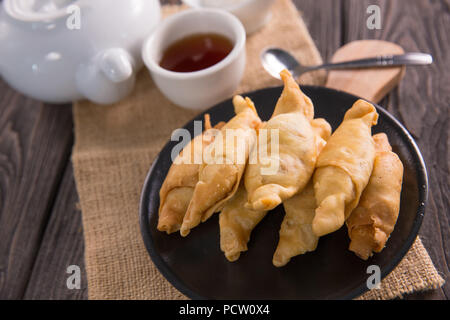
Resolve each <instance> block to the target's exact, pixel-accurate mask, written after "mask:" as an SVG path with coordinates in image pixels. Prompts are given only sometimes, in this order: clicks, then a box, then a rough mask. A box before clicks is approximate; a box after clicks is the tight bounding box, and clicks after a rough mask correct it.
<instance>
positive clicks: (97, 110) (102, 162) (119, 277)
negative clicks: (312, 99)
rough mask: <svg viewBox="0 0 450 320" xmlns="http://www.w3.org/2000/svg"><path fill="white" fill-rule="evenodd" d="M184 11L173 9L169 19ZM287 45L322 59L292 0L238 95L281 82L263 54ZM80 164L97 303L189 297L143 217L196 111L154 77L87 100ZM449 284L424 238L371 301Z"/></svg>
mask: <svg viewBox="0 0 450 320" xmlns="http://www.w3.org/2000/svg"><path fill="white" fill-rule="evenodd" d="M181 9H183V8H182V7H179V6H166V7H164V8H163V11H164V14H165V15H168V14H171V13H173V12H176V11H178V10H181ZM268 45H272V46H278V47H282V48H286V49H288V50H289V51H291V52H292V53H293V54H294V55H295V56H297V57H299V58H300V57H301V61H302V62H304V63H305V64H319V63H321V62H322V60H321V57H320V54H319V52H318V51H317V49H316V47H315V45H314V43H313V41H312V39H311V37H310V35H309V33H308V30H307V28H306V26H305V24H304V22H303V20H302V19H301V17H300V16H299V14H298V11H297V9H296V8H295V6H294V5H293V4H292V3H291V2H290V0H278V1H277V2H276V3H275V5H274V7H273V16H272V19H271V21H270V23H269V24H268V25H267V26H266V27H265V28H264V29H262V30H260V31H259V32H257V33H256V34H253V35H251V36H250V37H249V38H248V40H247V66H246V73H245V76H244V79H243V81H242V84H241V86H240V88H239V89H238V92H245V91H251V90H256V89H259V88H263V87H267V86H271V85H277V84H278V82H277V81H276V80H274V79H272V78H271V77H270V76H268V75H267V74H266V73H265V71H263V69H262V67H261V65H260V63H259V57H258V55H259V52H260V51H261V49H262V48H264V47H266V46H268ZM324 80H325V74H324V73H320V72H318V73H309V74H306V75H305V76H304V77H303V78H301V79H300V81H301V83H303V84H316V85H320V84H323V83H324ZM73 114H74V122H75V146H74V149H73V155H72V161H73V167H74V172H75V180H76V185H77V190H78V194H79V197H80V204H81V209H82V217H83V218H82V219H83V229H84V239H85V260H86V271H87V279H88V292H89V298H90V299H186V297H185V296H184V295H182V294H181V293H180V292H178V291H177V290H176V289H175V288H174V287H172V285H171V284H170V283H168V282H167V280H166V279H165V278H164V277H163V276H162V275H161V274H160V273H159V272H158V270H157V269H156V267H155V266H154V264H153V263H152V261H151V260H150V258H149V255H148V253H147V251H146V249H145V247H144V244H143V241H142V238H141V234H140V228H139V219H138V209H139V197H140V192H141V189H142V185H143V182H144V179H145V176H146V174H147V172H148V170H149V168H150V165H151V164H152V161H153V159H154V158H155V156H156V155H157V154H158V152H159V151H160V149H161V148H162V147H163V145H164V144H165V142H166V141H167V140H168V139H169V137H170V135H171V132H172V131H173V130H174V129H176V128H179V127H181V126H182V125H184V123H186V122H187V121H188V120H189V119H191V118H193V117H194V116H195V114H196V112H193V111H188V110H184V109H181V108H178V107H176V106H175V105H173V104H172V103H170V102H169V101H168V100H167V99H166V98H165V97H163V96H162V94H161V93H160V92H159V91H158V89H156V87H155V86H154V84H153V82H152V80H151V78H150V76H149V75H148V73H147V72H146V71H145V70H143V71H141V72H140V73H139V75H138V78H137V81H136V87H135V89H134V92H133V93H132V94H131V95H130V96H129V97H128V98H126V99H125V100H123V101H121V102H119V103H117V104H115V105H112V106H107V107H105V106H98V105H95V104H93V103H90V102H87V101H82V102H78V103H75V104H74V107H73ZM443 282H444V280H443V279H442V278H441V277H440V276H439V274H438V273H437V271H436V269H435V268H434V266H433V263H432V261H431V260H430V257H429V256H428V253H427V252H426V250H425V248H424V247H423V245H422V243H421V241H420V239H417V240H416V241H415V243H414V245H413V246H412V248H411V250H410V251H409V252H408V254H407V255H406V257H405V258H404V259H403V261H402V262H401V263H400V265H399V266H398V267H397V268H396V269H395V270H394V271H393V272H392V273H391V274H390V275H389V276H388V277H387V278H385V279H384V281H382V284H381V288H380V289H374V290H372V291H370V292H368V293H366V294H365V295H364V296H362V297H361V298H363V299H391V298H394V297H400V296H402V295H403V294H405V293H410V292H413V291H418V290H426V289H432V288H437V287H439V286H441V285H442V284H443Z"/></svg>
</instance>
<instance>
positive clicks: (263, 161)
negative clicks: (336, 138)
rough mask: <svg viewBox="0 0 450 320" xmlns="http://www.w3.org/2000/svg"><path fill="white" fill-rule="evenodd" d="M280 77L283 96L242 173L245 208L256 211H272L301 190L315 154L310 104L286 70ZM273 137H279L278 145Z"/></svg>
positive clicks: (313, 161)
mask: <svg viewBox="0 0 450 320" xmlns="http://www.w3.org/2000/svg"><path fill="white" fill-rule="evenodd" d="M280 75H281V78H282V79H283V82H284V89H283V92H282V94H281V96H280V98H279V100H278V102H277V104H276V106H275V110H274V113H273V115H272V117H271V119H270V120H269V121H268V122H267V123H266V124H265V126H263V128H262V129H265V130H262V129H261V130H260V133H259V138H258V142H257V144H255V147H254V148H253V150H252V154H251V156H250V162H249V165H248V167H247V170H246V172H245V187H246V189H247V192H248V203H247V204H246V206H247V208H249V209H253V210H257V211H263V210H271V209H273V208H275V207H276V206H277V205H279V204H280V203H281V202H282V201H283V200H285V199H288V198H290V197H292V196H293V195H294V194H295V193H297V192H298V191H300V190H301V189H303V188H304V187H305V185H306V184H307V183H308V181H309V179H310V177H311V175H312V173H313V170H314V165H315V163H316V159H317V154H318V152H317V147H316V144H315V135H314V131H313V128H312V127H311V124H310V121H311V120H312V118H313V116H314V107H313V104H312V102H311V100H310V99H309V98H308V97H307V96H306V95H304V94H303V92H302V91H301V90H300V88H299V86H298V84H297V82H296V81H295V80H294V78H293V77H292V76H291V74H290V73H289V72H288V71H287V70H283V71H282V72H281V73H280ZM262 131H264V132H262ZM262 133H266V136H263V135H262ZM273 133H278V137H277V138H278V139H277V141H274V139H273V137H272V134H273ZM275 139H276V138H275ZM253 160H254V161H253Z"/></svg>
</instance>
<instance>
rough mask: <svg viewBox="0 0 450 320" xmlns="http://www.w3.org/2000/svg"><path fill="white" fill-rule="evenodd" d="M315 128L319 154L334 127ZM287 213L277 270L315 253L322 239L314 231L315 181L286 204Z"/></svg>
mask: <svg viewBox="0 0 450 320" xmlns="http://www.w3.org/2000/svg"><path fill="white" fill-rule="evenodd" d="M311 125H312V127H313V129H314V132H315V133H316V144H317V147H318V150H319V152H320V151H321V150H322V149H323V147H324V146H325V144H326V140H328V138H329V137H330V134H331V127H330V125H329V124H328V122H326V121H325V120H324V119H314V120H313V121H312V122H311ZM283 206H284V211H285V212H286V214H285V216H284V219H283V222H282V224H281V228H280V238H279V241H278V246H277V249H276V251H275V254H274V255H273V259H272V263H273V265H274V266H276V267H282V266H284V265H286V264H287V263H288V262H289V261H290V260H291V258H292V257H294V256H297V255H299V254H304V253H306V252H308V251H314V250H315V249H316V247H317V243H318V241H319V237H318V236H316V235H315V234H314V232H313V231H312V221H313V218H314V211H315V209H316V199H315V197H314V188H313V183H312V179H311V180H310V181H309V183H308V184H307V185H306V187H305V189H303V191H301V192H299V193H297V194H295V195H294V196H293V197H292V198H289V199H287V200H285V201H284V202H283Z"/></svg>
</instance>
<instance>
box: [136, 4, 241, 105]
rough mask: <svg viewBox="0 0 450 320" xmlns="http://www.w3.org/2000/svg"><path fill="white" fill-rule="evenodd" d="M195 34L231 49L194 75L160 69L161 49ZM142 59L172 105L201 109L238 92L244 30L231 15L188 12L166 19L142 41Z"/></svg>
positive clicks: (162, 51) (226, 13) (215, 11)
mask: <svg viewBox="0 0 450 320" xmlns="http://www.w3.org/2000/svg"><path fill="white" fill-rule="evenodd" d="M197 33H217V34H220V35H223V36H225V37H227V38H228V39H230V40H231V41H232V42H233V44H234V47H233V49H232V50H231V52H230V53H229V54H228V56H226V57H225V59H223V60H222V61H220V62H218V63H217V64H215V65H213V66H211V67H209V68H206V69H203V70H199V71H195V72H174V71H169V70H166V69H164V68H162V67H160V65H159V63H160V61H161V58H162V55H163V53H164V50H165V49H166V48H167V47H168V46H169V45H171V44H172V43H174V42H175V41H177V40H179V39H181V38H184V37H186V36H188V35H192V34H197ZM142 57H143V60H144V63H145V65H146V66H147V68H148V69H149V71H150V74H151V75H152V78H153V80H154V81H155V84H156V86H157V87H158V88H159V89H160V90H161V91H162V93H163V94H164V95H165V96H166V97H167V98H168V99H169V100H171V101H172V102H173V103H175V104H177V105H179V106H181V107H184V108H188V109H196V110H204V109H206V108H208V107H210V106H212V105H214V104H216V103H218V102H220V101H222V100H225V99H227V98H229V97H231V95H232V94H233V92H234V91H235V90H236V89H237V87H238V85H239V83H240V81H241V79H242V75H243V73H244V68H245V30H244V27H243V26H242V23H241V22H240V21H239V20H238V19H237V18H236V17H235V16H233V15H232V14H230V13H228V12H226V11H222V10H217V9H189V10H186V11H183V12H180V13H177V14H174V15H172V16H170V17H168V18H167V19H165V20H164V21H163V22H162V23H161V24H160V25H159V26H158V27H157V28H156V29H155V30H154V32H153V33H152V34H151V35H150V37H149V38H148V39H147V40H146V41H145V43H144V46H143V48H142Z"/></svg>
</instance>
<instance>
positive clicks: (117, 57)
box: [99, 48, 134, 83]
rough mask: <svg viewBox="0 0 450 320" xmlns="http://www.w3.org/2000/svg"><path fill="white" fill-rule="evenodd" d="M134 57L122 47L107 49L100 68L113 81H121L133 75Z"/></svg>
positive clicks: (101, 58) (102, 55) (101, 59)
mask: <svg viewBox="0 0 450 320" xmlns="http://www.w3.org/2000/svg"><path fill="white" fill-rule="evenodd" d="M133 64H134V63H133V58H132V57H131V56H130V54H129V53H128V52H126V51H125V50H124V49H121V48H111V49H107V50H105V51H104V52H103V53H102V54H101V57H100V60H99V69H100V70H101V71H102V72H103V74H104V75H105V76H106V77H107V78H108V79H110V80H111V81H112V82H115V83H119V82H123V81H125V80H127V79H129V78H130V77H131V76H132V75H133Z"/></svg>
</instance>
